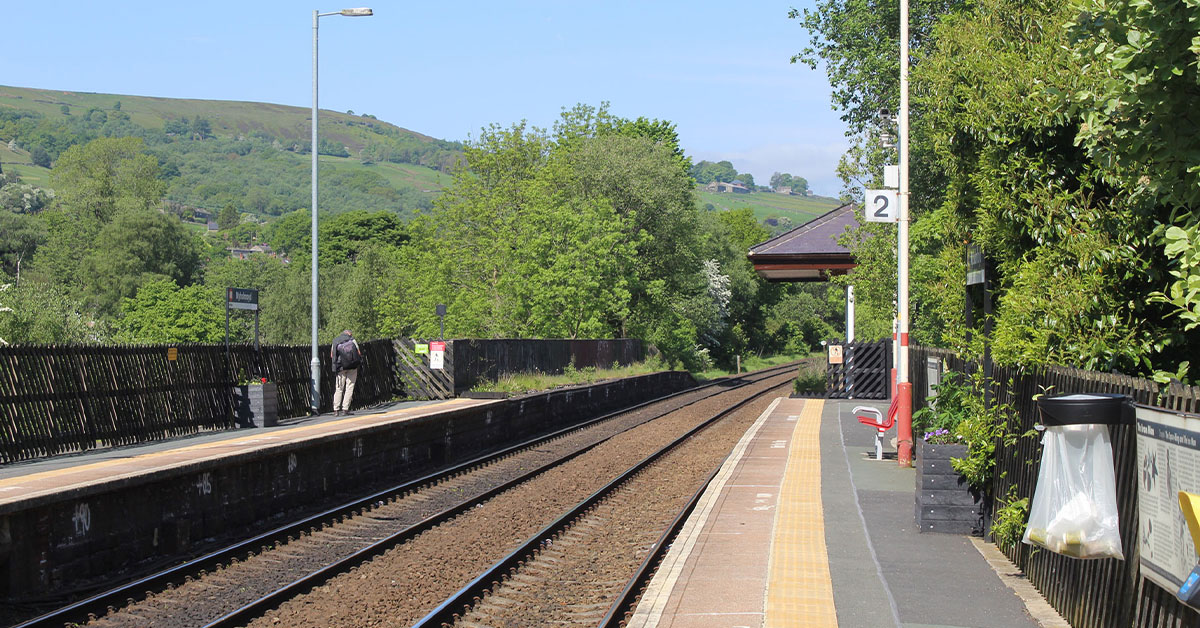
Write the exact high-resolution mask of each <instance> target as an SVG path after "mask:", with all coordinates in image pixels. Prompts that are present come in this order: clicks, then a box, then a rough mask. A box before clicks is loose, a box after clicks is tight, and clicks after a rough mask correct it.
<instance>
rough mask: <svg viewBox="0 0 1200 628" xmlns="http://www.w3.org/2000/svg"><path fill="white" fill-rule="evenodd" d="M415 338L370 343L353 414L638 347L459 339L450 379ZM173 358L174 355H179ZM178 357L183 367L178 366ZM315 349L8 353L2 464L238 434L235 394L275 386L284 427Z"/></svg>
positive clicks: (1, 357)
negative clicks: (258, 381)
mask: <svg viewBox="0 0 1200 628" xmlns="http://www.w3.org/2000/svg"><path fill="white" fill-rule="evenodd" d="M413 345H414V341H412V340H410V339H399V340H396V341H392V340H372V341H370V342H365V343H360V346H361V348H362V350H363V354H364V359H363V364H362V366H360V367H359V376H358V381H357V383H356V384H355V387H354V405H355V406H364V405H372V404H377V403H380V402H384V401H388V400H391V399H395V398H397V397H412V398H418V399H445V398H447V397H452V396H454V394H455V393H456V392H457V391H460V390H465V389H467V388H470V387H471V386H472V385H474V384H475V383H476V382H478V381H479V380H480V379H481V378H487V379H492V380H495V379H497V378H499V377H501V376H503V375H506V374H509V373H515V372H529V371H538V372H542V373H557V372H562V371H563V369H564V368H566V367H567V366H568V365H570V364H574V365H575V366H576V367H578V368H584V367H589V366H611V365H612V364H613V363H619V364H630V363H632V362H635V361H637V360H640V359H642V358H643V357H644V349H643V345H642V342H641V341H640V340H629V339H620V340H450V341H447V342H446V345H447V347H446V348H447V351H446V354H445V358H446V362H445V366H444V368H443V369H442V370H441V371H437V370H433V369H430V368H429V363H428V357H427V356H421V355H417V354H416V353H415V352H414V351H413V350H412V349H413ZM172 350H173V352H172ZM171 355H174V358H175V359H169V357H170V356H171ZM317 356H318V358H319V359H320V362H321V384H320V385H321V394H320V411H321V412H328V411H330V410H332V409H333V408H332V403H333V383H334V376H333V373H332V372H331V371H330V358H329V345H323V346H321V347H319V348H318V350H317ZM311 360H312V348H311V347H310V346H283V345H264V346H262V348H261V350H259V351H255V349H254V347H253V346H251V345H231V346H230V347H229V348H228V350H226V348H225V346H224V345H199V344H181V345H149V346H119V347H102V346H82V345H81V346H71V345H64V346H59V345H24V346H14V347H0V464H7V463H11V462H16V461H19V460H29V459H33V458H41V457H46V456H53V455H58V454H63V453H71V452H79V451H88V450H91V449H96V448H100V447H113V446H119V445H130V444H134V443H142V442H147V441H153V440H159V439H163V438H171V437H174V436H182V435H186V434H194V433H196V432H201V431H206V430H219V429H231V428H234V427H237V424H236V419H235V417H234V416H233V400H232V397H231V395H232V391H233V388H234V386H236V385H237V384H239V383H243V382H246V381H250V380H252V379H255V378H258V377H265V378H267V379H268V380H269V381H271V382H274V383H275V384H276V387H277V390H278V393H279V406H278V407H279V417H280V418H287V417H297V416H304V415H306V414H308V412H309V404H310V394H309V387H310V378H311V366H310V364H311Z"/></svg>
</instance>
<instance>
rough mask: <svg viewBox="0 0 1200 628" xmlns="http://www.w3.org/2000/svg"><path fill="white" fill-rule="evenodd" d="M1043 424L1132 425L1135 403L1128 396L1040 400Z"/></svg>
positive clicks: (1090, 395)
mask: <svg viewBox="0 0 1200 628" xmlns="http://www.w3.org/2000/svg"><path fill="white" fill-rule="evenodd" d="M1037 404H1038V414H1039V415H1040V423H1041V424H1042V425H1045V426H1046V427H1050V426H1058V425H1118V424H1122V423H1127V424H1131V425H1132V424H1133V404H1132V403H1130V399H1129V397H1128V396H1127V395H1113V394H1108V393H1087V394H1080V395H1054V396H1051V397H1042V398H1041V399H1038V402H1037Z"/></svg>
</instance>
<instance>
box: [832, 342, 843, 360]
mask: <svg viewBox="0 0 1200 628" xmlns="http://www.w3.org/2000/svg"><path fill="white" fill-rule="evenodd" d="M842 361H843V360H842V345H829V363H830V364H841V363H842Z"/></svg>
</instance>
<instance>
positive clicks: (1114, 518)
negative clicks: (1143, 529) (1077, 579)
mask: <svg viewBox="0 0 1200 628" xmlns="http://www.w3.org/2000/svg"><path fill="white" fill-rule="evenodd" d="M1119 522H1120V518H1119V515H1118V513H1117V484H1116V475H1115V473H1114V470H1113V456H1112V443H1111V441H1110V440H1109V437H1108V426H1107V425H1062V426H1053V427H1047V428H1046V432H1045V434H1043V435H1042V469H1041V472H1040V473H1039V474H1038V481H1037V489H1036V490H1035V491H1034V493H1033V505H1032V506H1031V507H1030V509H1029V525H1028V526H1027V527H1026V528H1025V537H1024V538H1023V539H1022V541H1024V542H1025V543H1027V544H1029V545H1039V546H1041V547H1044V548H1046V549H1048V550H1050V551H1052V552H1055V553H1058V554H1063V555H1065V556H1071V557H1074V558H1119V559H1122V560H1124V558H1125V555H1124V554H1123V553H1122V552H1121V530H1120V523H1119Z"/></svg>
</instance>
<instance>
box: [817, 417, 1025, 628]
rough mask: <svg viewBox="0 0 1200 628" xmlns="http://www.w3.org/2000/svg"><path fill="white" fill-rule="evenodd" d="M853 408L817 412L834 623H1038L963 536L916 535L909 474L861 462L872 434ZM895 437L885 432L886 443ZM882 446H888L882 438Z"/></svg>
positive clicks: (1011, 626) (977, 627)
mask: <svg viewBox="0 0 1200 628" xmlns="http://www.w3.org/2000/svg"><path fill="white" fill-rule="evenodd" d="M859 405H875V406H876V407H878V408H879V409H880V410H882V411H884V412H886V411H887V403H886V402H883V403H881V404H873V403H864V402H863V401H842V400H835V399H830V400H827V401H826V404H825V410H824V413H823V415H822V417H821V496H822V501H823V502H824V507H825V543H826V546H827V548H828V552H829V570H830V576H831V577H832V579H833V593H834V602H835V604H836V606H837V615H838V624H839V626H842V627H843V628H845V627H863V628H868V627H871V628H874V627H878V626H898V627H904V628H910V627H912V628H916V627H920V626H931V627H932V626H940V627H966V628H1036V627H1037V626H1038V624H1037V622H1035V621H1034V620H1033V619H1032V618H1031V617H1030V616H1029V614H1028V613H1027V612H1026V610H1025V605H1024V603H1023V602H1022V601H1021V599H1020V598H1018V597H1017V596H1016V594H1014V593H1013V592H1012V590H1010V589H1009V588H1008V587H1007V586H1005V585H1004V583H1002V582H1001V581H1000V578H999V577H998V576H997V575H996V573H995V572H994V571H993V570H992V568H991V567H990V566H989V565H988V563H987V561H986V560H985V559H984V558H983V556H982V555H980V553H979V551H978V550H976V549H975V547H974V546H973V545H972V543H971V541H970V539H969V538H968V537H965V536H959V535H951V534H929V533H927V534H922V533H920V532H918V530H917V526H916V522H915V521H914V515H913V503H914V499H915V492H916V488H915V482H916V478H915V473H916V472H915V470H914V469H911V468H908V469H903V468H900V467H898V466H897V464H896V460H895V458H894V457H893V458H892V459H890V460H884V461H875V460H871V459H868V456H867V455H866V454H867V453H871V454H873V450H874V438H875V437H874V434H873V433H872V430H871V429H870V428H869V427H867V426H864V425H862V424H860V423H859V422H858V421H857V420H856V419H855V418H854V416H853V415H852V413H851V412H852V409H853V408H854V407H855V406H859ZM895 435H896V430H895V428H892V430H891V431H889V432H888V433H887V436H886V438H885V443H886V441H887V440H890V439H891V438H892V437H893V436H895ZM885 451H890V452H892V453H893V454H894V452H895V449H894V448H891V447H889V446H887V444H885Z"/></svg>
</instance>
